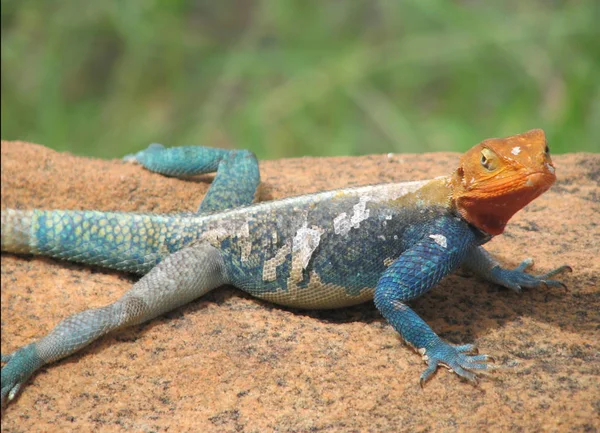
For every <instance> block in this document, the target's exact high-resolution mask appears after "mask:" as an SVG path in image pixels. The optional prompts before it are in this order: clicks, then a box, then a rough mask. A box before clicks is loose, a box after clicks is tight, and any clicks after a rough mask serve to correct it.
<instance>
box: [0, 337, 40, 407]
mask: <svg viewBox="0 0 600 433" xmlns="http://www.w3.org/2000/svg"><path fill="white" fill-rule="evenodd" d="M2 363H3V364H6V365H4V366H3V367H2V378H1V382H2V386H1V391H0V396H1V406H2V408H4V407H5V406H6V404H8V403H9V402H10V401H12V400H13V399H14V398H15V397H16V396H17V394H18V392H19V390H20V389H21V388H22V387H23V385H24V384H25V382H27V379H29V378H30V377H31V375H32V374H33V373H34V372H35V371H36V370H37V369H38V368H40V367H41V366H42V365H43V364H44V363H43V361H42V360H41V359H40V357H39V356H38V355H37V352H36V350H35V347H34V345H33V344H29V345H27V346H24V347H21V348H20V349H17V350H16V351H14V352H13V353H11V354H9V355H2Z"/></svg>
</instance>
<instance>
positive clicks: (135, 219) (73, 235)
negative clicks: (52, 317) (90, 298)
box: [2, 209, 193, 274]
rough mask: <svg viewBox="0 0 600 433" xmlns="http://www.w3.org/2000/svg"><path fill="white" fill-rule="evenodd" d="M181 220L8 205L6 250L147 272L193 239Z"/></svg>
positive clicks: (4, 217)
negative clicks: (26, 208) (16, 208)
mask: <svg viewBox="0 0 600 433" xmlns="http://www.w3.org/2000/svg"><path fill="white" fill-rule="evenodd" d="M177 220H178V219H177V218H173V217H172V216H169V215H146V214H132V213H120V212H98V211H62V210H52V211H44V210H27V211H19V210H13V209H6V210H3V211H2V251H8V252H14V253H27V254H39V255H44V256H50V257H55V258H59V259H63V260H68V261H73V262H78V263H86V264H90V265H96V266H101V267H106V268H111V269H118V270H122V271H126V272H133V273H136V274H144V273H146V272H148V271H149V270H150V269H152V267H154V266H155V265H156V264H157V263H158V262H159V261H161V260H162V259H163V258H164V257H166V256H167V255H168V254H170V253H172V252H174V251H176V250H178V249H180V248H181V246H182V245H183V244H184V243H186V242H188V241H191V240H193V239H191V236H186V235H184V234H182V233H181V231H182V230H181V228H182V227H181V224H178V223H177ZM188 238H189V239H188Z"/></svg>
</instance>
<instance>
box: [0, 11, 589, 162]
mask: <svg viewBox="0 0 600 433" xmlns="http://www.w3.org/2000/svg"><path fill="white" fill-rule="evenodd" d="M1 4H2V81H1V84H2V89H1V90H2V131H1V135H2V138H4V139H21V140H27V141H32V142H36V143H41V144H45V145H47V146H50V147H52V148H55V149H59V150H68V151H71V152H73V153H77V154H81V155H94V156H100V157H117V156H122V155H123V154H125V153H129V152H132V151H134V150H139V149H141V148H143V147H145V146H146V145H147V144H149V143H151V142H160V143H163V144H167V145H184V144H203V145H209V146H219V147H235V148H248V149H251V150H253V151H254V152H256V153H257V155H258V156H259V157H260V158H281V157H288V156H299V155H360V154H368V153H382V152H425V151H439V150H455V151H463V150H465V149H467V148H469V147H470V146H472V145H473V144H475V143H477V142H479V141H480V140H482V139H484V138H487V137H490V136H504V135H511V134H514V133H518V132H523V131H525V130H528V129H531V128H536V127H538V128H543V129H545V130H546V132H547V134H548V137H549V140H550V146H551V149H552V151H553V152H554V153H562V152H574V151H596V152H598V151H600V6H599V5H600V2H598V0H581V1H549V0H534V1H517V0H509V1H490V2H475V1H466V0H463V1H458V0H455V1H444V0H413V1H400V0H380V1H376V0H364V1H363V0H347V1H341V0H321V1H308V0H296V1H288V0H272V1H266V0H265V1H259V0H255V1H253V0H246V1H223V0H222V1H216V0H215V1H207V0H205V1H183V0H171V1H168V0H163V1H158V0H119V1H117V0H105V1H96V2H81V1H77V0H55V1H52V2H48V1H45V0H44V1H42V0H20V1H14V0H13V1H2V3H1Z"/></svg>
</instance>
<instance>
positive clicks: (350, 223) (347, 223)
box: [333, 195, 373, 235]
mask: <svg viewBox="0 0 600 433" xmlns="http://www.w3.org/2000/svg"><path fill="white" fill-rule="evenodd" d="M369 201H373V197H371V196H369V195H363V196H360V197H359V198H358V203H356V204H355V205H354V206H353V207H352V209H353V210H354V212H353V213H352V216H351V217H350V218H349V219H348V214H347V213H346V212H342V213H341V214H339V215H338V216H337V217H335V218H334V219H333V230H334V231H335V233H336V234H338V235H345V234H348V232H349V231H350V229H352V228H355V229H357V228H359V227H360V223H361V222H363V221H364V220H366V219H367V218H369V209H367V203H368V202H369Z"/></svg>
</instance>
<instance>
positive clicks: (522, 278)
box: [491, 259, 573, 293]
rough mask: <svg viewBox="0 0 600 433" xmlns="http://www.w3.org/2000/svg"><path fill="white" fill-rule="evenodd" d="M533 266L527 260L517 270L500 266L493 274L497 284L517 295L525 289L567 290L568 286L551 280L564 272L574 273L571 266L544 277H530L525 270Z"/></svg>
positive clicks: (561, 267) (530, 260) (565, 266)
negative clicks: (553, 288) (557, 288)
mask: <svg viewBox="0 0 600 433" xmlns="http://www.w3.org/2000/svg"><path fill="white" fill-rule="evenodd" d="M532 265H533V260H532V259H525V260H523V261H522V262H521V264H520V265H519V266H517V267H516V268H515V269H504V268H501V267H500V266H496V267H495V268H493V269H492V271H491V272H492V275H493V279H494V281H495V282H496V283H498V284H500V285H501V286H504V287H506V288H508V289H511V290H512V291H514V292H516V293H520V292H521V289H522V288H523V287H525V288H528V289H535V288H538V287H541V286H545V287H561V288H563V289H565V290H566V289H567V286H566V285H565V284H564V283H562V282H561V281H557V280H550V279H549V278H550V277H552V276H554V275H556V274H560V273H562V272H564V271H568V272H573V269H572V268H571V267H570V266H568V265H563V266H560V267H558V268H556V269H554V270H553V271H550V272H548V273H546V274H543V275H530V274H528V273H526V272H525V270H526V269H527V268H529V267H531V266H532Z"/></svg>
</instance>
